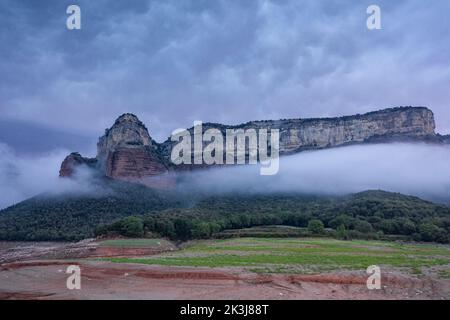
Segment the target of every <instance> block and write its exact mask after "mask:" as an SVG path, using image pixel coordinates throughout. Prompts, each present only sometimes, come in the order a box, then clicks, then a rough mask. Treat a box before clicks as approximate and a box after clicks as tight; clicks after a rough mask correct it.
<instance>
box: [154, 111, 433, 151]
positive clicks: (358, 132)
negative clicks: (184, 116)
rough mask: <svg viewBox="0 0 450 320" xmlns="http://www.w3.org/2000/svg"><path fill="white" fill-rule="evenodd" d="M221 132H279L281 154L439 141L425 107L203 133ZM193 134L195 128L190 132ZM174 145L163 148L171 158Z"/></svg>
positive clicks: (261, 123)
mask: <svg viewBox="0 0 450 320" xmlns="http://www.w3.org/2000/svg"><path fill="white" fill-rule="evenodd" d="M210 128H216V129H219V130H220V131H221V132H222V133H223V134H224V136H225V131H226V129H244V130H246V129H256V130H258V129H267V130H269V129H278V130H279V131H280V154H281V155H286V154H292V153H296V152H301V151H304V150H312V149H324V148H331V147H337V146H343V145H349V144H358V143H369V142H391V141H436V142H438V140H439V139H437V136H436V134H435V132H434V130H435V122H434V115H433V112H432V111H431V110H429V109H427V108H424V107H399V108H392V109H385V110H381V111H375V112H370V113H366V114H363V115H354V116H345V117H339V118H318V119H288V120H268V121H251V122H248V123H245V124H242V125H238V126H225V125H222V124H214V123H204V124H203V131H206V130H207V129H210ZM188 130H189V131H190V132H191V134H192V133H193V128H190V129H188ZM174 144H175V143H174V142H172V141H170V140H167V141H166V142H164V143H163V144H162V146H161V149H162V150H163V155H164V156H165V158H166V159H169V157H170V153H171V150H172V147H173V145H174Z"/></svg>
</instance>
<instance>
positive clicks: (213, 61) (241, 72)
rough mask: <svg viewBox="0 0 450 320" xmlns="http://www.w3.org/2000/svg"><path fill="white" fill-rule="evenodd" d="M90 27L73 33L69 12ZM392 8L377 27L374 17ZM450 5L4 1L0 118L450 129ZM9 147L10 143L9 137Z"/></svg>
mask: <svg viewBox="0 0 450 320" xmlns="http://www.w3.org/2000/svg"><path fill="white" fill-rule="evenodd" d="M72 3H76V4H78V5H79V6H80V7H81V10H82V30H80V31H68V30H67V29H66V28H65V20H66V17H67V15H66V14H65V10H66V8H67V6H68V5H69V4H72ZM373 3H376V4H378V5H380V7H381V9H382V26H383V30H380V31H368V30H367V28H366V27H365V24H366V18H367V14H366V8H367V6H368V5H369V4H373ZM448 12H450V4H449V2H447V1H433V2H425V1H419V0H413V1H387V0H385V1H358V2H356V1H316V0H309V1H297V0H288V1H263V0H261V1H256V0H255V1H238V0H235V1H232V0H230V1H206V0H204V1H199V0H191V1H178V0H172V1H129V2H125V1H105V0H101V1H76V2H73V1H60V0H58V1H57V0H52V1H50V0H44V1H13V0H10V1H6V0H5V1H2V2H1V4H0V41H1V43H2V46H1V48H0V118H2V119H8V120H9V121H27V122H31V123H34V124H37V125H40V126H47V127H51V128H52V129H57V130H66V131H68V132H71V133H74V134H83V135H89V136H90V137H91V138H92V139H94V138H95V137H96V136H98V135H100V134H101V133H102V130H103V128H105V127H108V126H110V125H111V123H112V121H113V120H114V119H115V118H116V117H117V116H118V115H119V114H121V113H123V112H133V113H136V114H137V115H138V116H139V117H140V118H141V120H143V121H144V122H145V123H146V124H147V126H148V127H149V129H150V132H151V134H152V136H154V137H155V138H156V139H157V140H159V141H161V140H164V139H165V138H166V137H167V136H168V135H169V134H170V133H171V131H172V130H173V129H175V128H178V127H186V126H191V125H192V123H193V121H194V120H203V121H214V122H224V123H239V122H243V121H247V120H252V119H267V118H290V117H312V116H314V117H318V116H335V115H343V114H353V113H362V112H365V111H370V110H374V109H379V108H385V107H391V106H398V105H426V106H429V107H430V108H432V109H433V110H434V111H435V114H436V118H437V122H438V130H439V131H441V132H448V131H450V113H449V112H448V105H447V104H448V101H449V100H450V99H449V98H450V93H449V90H448V83H449V82H450V65H449V64H448V57H449V56H450V33H449V32H448V30H450V19H448ZM0 140H2V139H1V137H0Z"/></svg>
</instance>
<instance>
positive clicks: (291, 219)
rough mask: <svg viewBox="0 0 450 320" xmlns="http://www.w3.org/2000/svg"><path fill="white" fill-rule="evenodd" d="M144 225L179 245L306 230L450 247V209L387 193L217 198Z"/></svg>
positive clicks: (113, 230)
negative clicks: (282, 228)
mask: <svg viewBox="0 0 450 320" xmlns="http://www.w3.org/2000/svg"><path fill="white" fill-rule="evenodd" d="M140 219H142V222H143V230H142V232H143V233H144V234H146V233H151V234H155V233H156V234H157V235H159V236H163V237H168V238H170V239H176V240H186V239H193V238H194V239H195V238H196V239H204V238H211V237H225V236H227V232H224V230H229V229H243V228H250V227H253V226H267V225H286V226H293V227H300V228H307V230H308V231H309V233H305V232H304V231H303V233H302V234H301V235H300V236H305V235H313V234H316V235H319V234H324V232H325V230H328V231H327V232H326V235H328V236H333V237H336V238H339V239H347V240H348V239H388V240H415V241H428V242H441V243H448V242H449V239H450V238H449V234H450V210H449V208H448V207H446V206H441V205H436V204H433V203H431V202H427V201H423V200H421V199H419V198H416V197H410V196H404V195H401V194H395V193H388V192H383V191H367V192H363V193H358V194H355V195H352V196H348V197H308V196H304V195H286V194H283V195H252V196H250V195H247V196H242V195H228V196H220V197H219V196H216V197H208V198H206V199H204V200H202V201H200V202H199V203H198V204H197V205H196V206H194V207H193V208H190V209H180V208H179V209H168V210H163V211H161V212H158V213H156V214H155V213H153V214H147V215H143V216H141V217H140ZM123 222H124V221H123V220H120V221H117V222H115V223H113V224H110V225H104V226H100V227H99V228H98V229H97V234H98V235H102V234H122V233H121V231H120V230H121V228H122V226H121V225H122V223H123ZM330 229H333V231H334V232H330V231H329V230H330ZM228 233H229V232H228ZM266 236H267V233H266ZM273 236H277V233H276V232H275V233H274V234H273Z"/></svg>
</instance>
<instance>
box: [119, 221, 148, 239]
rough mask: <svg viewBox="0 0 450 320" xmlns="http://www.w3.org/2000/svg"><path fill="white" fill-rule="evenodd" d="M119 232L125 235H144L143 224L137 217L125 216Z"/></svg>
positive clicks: (135, 236) (136, 236) (133, 236)
mask: <svg viewBox="0 0 450 320" xmlns="http://www.w3.org/2000/svg"><path fill="white" fill-rule="evenodd" d="M119 232H120V234H121V235H123V236H125V237H131V238H139V237H142V236H144V224H143V222H142V219H140V218H138V217H127V218H124V219H122V221H121V225H120V231H119Z"/></svg>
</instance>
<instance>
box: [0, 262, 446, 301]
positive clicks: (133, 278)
mask: <svg viewBox="0 0 450 320" xmlns="http://www.w3.org/2000/svg"><path fill="white" fill-rule="evenodd" d="M70 264H77V265H79V266H80V268H81V286H82V288H81V290H68V289H67V288H66V280H67V277H68V275H67V274H66V273H65V270H66V267H67V266H68V265H70ZM449 289H450V284H449V281H445V280H443V281H437V280H435V279H431V278H424V279H417V278H411V277H409V276H405V275H401V274H398V273H396V272H390V273H389V274H388V275H386V276H385V277H383V278H382V289H381V290H369V289H367V287H366V278H365V276H364V274H361V273H349V272H347V273H343V272H341V273H330V274H323V275H280V274H277V275H258V274H254V273H247V272H242V270H239V269H231V268H230V269H226V268H220V269H210V268H187V267H167V266H149V265H140V264H116V263H111V262H103V261H95V262H92V261H84V260H81V261H77V262H75V261H71V262H68V261H62V260H58V261H31V262H27V263H12V264H6V265H3V267H2V269H1V270H0V299H250V300H252V299H450V290H449Z"/></svg>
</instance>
